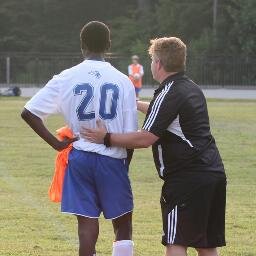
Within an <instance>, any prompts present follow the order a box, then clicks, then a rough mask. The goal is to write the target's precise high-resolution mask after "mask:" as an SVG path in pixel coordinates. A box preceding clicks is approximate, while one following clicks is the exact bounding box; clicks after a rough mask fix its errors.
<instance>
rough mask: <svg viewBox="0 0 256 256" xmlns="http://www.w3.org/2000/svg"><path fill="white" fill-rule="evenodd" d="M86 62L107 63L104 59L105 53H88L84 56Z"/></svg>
mask: <svg viewBox="0 0 256 256" xmlns="http://www.w3.org/2000/svg"><path fill="white" fill-rule="evenodd" d="M84 59H85V60H96V61H105V59H104V53H93V52H87V53H86V54H85V55H84Z"/></svg>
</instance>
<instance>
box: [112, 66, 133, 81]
mask: <svg viewBox="0 0 256 256" xmlns="http://www.w3.org/2000/svg"><path fill="white" fill-rule="evenodd" d="M111 69H112V74H115V76H116V77H117V78H118V79H120V80H121V81H123V82H130V79H129V77H128V76H127V75H126V74H124V73H123V72H121V71H120V70H118V69H117V68H115V67H113V66H112V65H111Z"/></svg>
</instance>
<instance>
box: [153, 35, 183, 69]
mask: <svg viewBox="0 0 256 256" xmlns="http://www.w3.org/2000/svg"><path fill="white" fill-rule="evenodd" d="M150 43H151V45H150V47H149V49H148V52H149V55H150V56H151V57H152V56H156V57H157V58H159V60H160V61H161V63H162V64H163V67H164V69H165V71H166V72H181V71H184V70H185V68H186V55H187V47H186V45H185V44H184V43H183V42H182V41H181V39H179V38H177V37H162V38H156V39H153V40H150Z"/></svg>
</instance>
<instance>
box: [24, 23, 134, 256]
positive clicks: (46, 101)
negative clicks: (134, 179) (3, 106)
mask: <svg viewBox="0 0 256 256" xmlns="http://www.w3.org/2000/svg"><path fill="white" fill-rule="evenodd" d="M80 39H81V49H82V52H83V55H84V57H85V60H84V61H83V62H82V63H80V64H78V65H77V66H74V67H72V68H70V69H67V70H64V71H63V72H61V73H60V74H59V75H56V76H54V77H53V78H52V79H51V80H50V81H49V82H48V83H47V84H46V85H45V87H44V88H43V89H41V90H40V91H39V92H38V93H37V94H36V95H35V96H34V97H33V98H32V99H31V100H30V101H29V102H28V103H27V104H26V105H25V107H24V110H23V112H22V114H21V115H22V118H23V119H24V120H25V121H26V122H27V123H28V124H29V125H30V126H31V128H32V129H33V130H34V131H35V132H36V133H37V134H38V135H39V136H40V137H41V138H42V139H43V140H45V141H46V142H47V143H48V144H49V145H50V146H52V147H53V148H54V149H56V150H58V151H60V150H62V149H64V148H66V147H67V146H68V145H69V144H70V143H73V149H72V151H71V152H70V154H69V160H68V166H67V170H66V175H65V180H64V185H63V195H62V202H61V211H62V212H64V213H69V214H74V215H75V216H76V217H77V220H78V235H79V242H80V247H79V255H80V256H92V255H95V244H96V241H97V238H98V233H99V222H98V218H99V216H100V214H101V212H103V214H104V217H105V218H106V219H111V220H112V223H113V228H114V233H115V242H114V244H113V254H112V255H113V256H132V255H133V242H132V211H133V196H132V191H131V186H130V181H129V178H128V167H129V154H127V152H129V151H127V150H126V148H122V147H106V146H105V145H99V144H94V143H91V142H89V141H87V140H86V139H82V138H80V137H79V131H80V130H81V127H82V128H83V127H85V128H94V127H96V120H98V119H101V120H104V122H105V123H106V124H107V128H108V130H109V132H114V133H127V132H133V131H136V130H137V108H136V97H135V92H134V88H133V85H132V83H131V81H130V80H129V78H128V77H127V76H126V75H124V74H122V73H121V72H119V71H118V70H117V69H115V68H114V67H113V66H111V64H110V63H108V62H105V61H104V53H105V52H106V51H107V50H108V49H109V48H110V31H109V29H108V27H107V26H106V25H105V24H104V23H101V22H98V21H92V22H89V23H88V24H86V25H85V26H84V27H83V29H82V30H81V34H80ZM56 113H60V114H62V115H63V117H64V118H65V121H66V123H67V125H68V126H69V127H70V128H71V129H72V131H73V133H74V134H75V135H76V138H75V139H66V140H64V141H59V140H58V139H57V138H56V137H55V136H54V135H52V134H51V133H50V132H49V131H48V129H47V128H46V127H45V125H44V122H43V121H44V119H45V118H46V117H47V116H48V115H51V114H56Z"/></svg>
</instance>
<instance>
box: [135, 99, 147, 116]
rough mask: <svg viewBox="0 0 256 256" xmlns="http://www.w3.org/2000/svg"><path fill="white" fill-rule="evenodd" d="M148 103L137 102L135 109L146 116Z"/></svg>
mask: <svg viewBox="0 0 256 256" xmlns="http://www.w3.org/2000/svg"><path fill="white" fill-rule="evenodd" d="M149 104H150V103H149V102H146V101H140V100H139V101H137V109H138V110H139V111H140V112H142V113H143V114H147V112H148V108H149Z"/></svg>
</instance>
